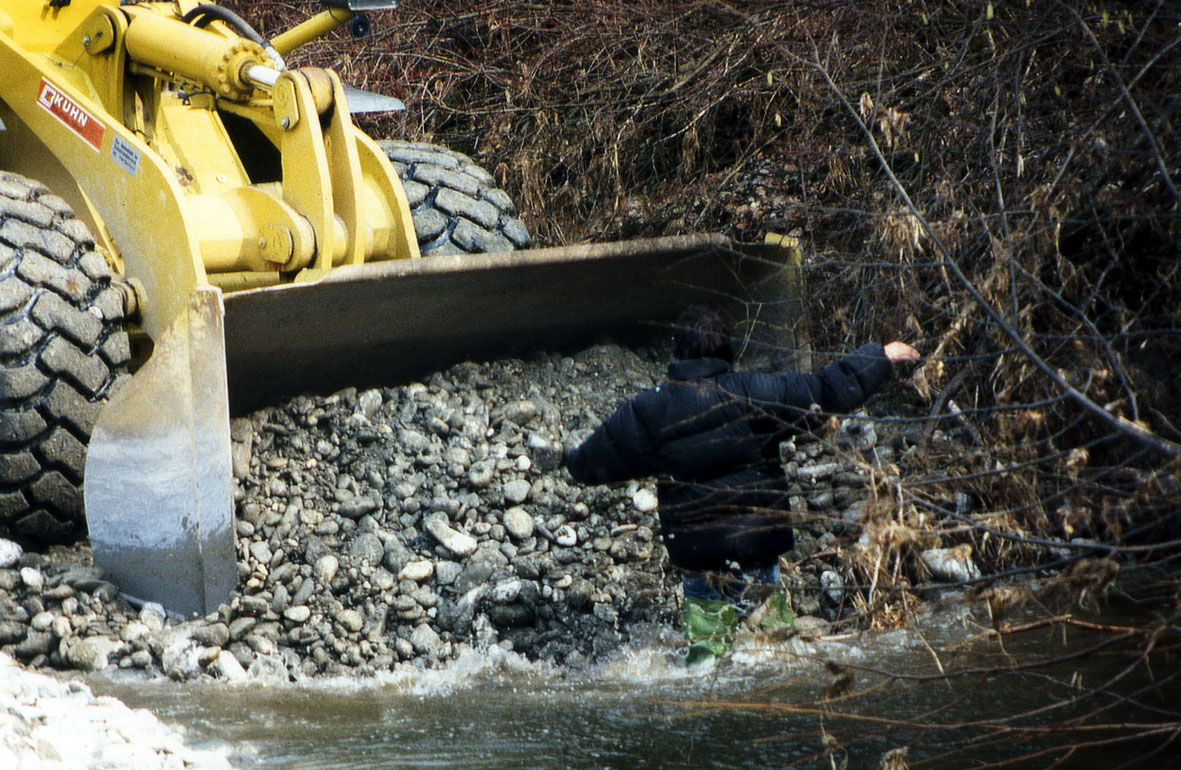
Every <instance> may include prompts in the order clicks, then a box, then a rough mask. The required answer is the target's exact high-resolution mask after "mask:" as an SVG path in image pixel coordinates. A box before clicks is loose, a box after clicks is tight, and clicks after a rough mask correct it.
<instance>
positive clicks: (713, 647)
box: [685, 596, 738, 666]
mask: <svg viewBox="0 0 1181 770" xmlns="http://www.w3.org/2000/svg"><path fill="white" fill-rule="evenodd" d="M737 627H738V608H737V607H735V606H734V605H733V604H731V603H730V602H728V601H725V600H723V599H700V598H697V597H695V596H687V597H685V642H686V643H687V644H688V647H689V654H688V657H687V658H686V659H685V665H687V666H695V665H697V664H698V663H701V662H703V661H706V660H709V659H710V658H720V657H722V656H723V655H725V654H726V653H727V652H728V651H729V650H730V647H731V646H732V645H733V644H734V630H735V629H736V628H737Z"/></svg>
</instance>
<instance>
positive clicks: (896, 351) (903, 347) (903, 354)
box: [884, 341, 921, 364]
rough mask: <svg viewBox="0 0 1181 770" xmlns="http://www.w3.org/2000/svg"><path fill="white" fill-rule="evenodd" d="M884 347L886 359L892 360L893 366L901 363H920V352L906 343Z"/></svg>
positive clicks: (893, 343) (890, 344)
mask: <svg viewBox="0 0 1181 770" xmlns="http://www.w3.org/2000/svg"><path fill="white" fill-rule="evenodd" d="M884 347H885V349H886V358H888V359H890V363H892V364H897V363H899V362H901V361H918V360H919V358H921V356H920V355H919V352H918V351H917V350H915V349H914V348H912V347H911V346H910V345H907V344H906V343H905V342H898V341H894V342H891V343H888V344H887V345H885V346H884Z"/></svg>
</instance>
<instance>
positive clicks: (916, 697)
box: [88, 610, 1181, 768]
mask: <svg viewBox="0 0 1181 770" xmlns="http://www.w3.org/2000/svg"><path fill="white" fill-rule="evenodd" d="M985 631H987V627H986V626H985V625H984V624H982V623H981V622H980V620H979V619H978V618H975V617H973V616H972V615H971V614H970V613H969V612H968V611H967V610H962V611H956V612H945V613H942V614H941V615H940V616H939V617H938V619H937V620H934V619H928V620H927V621H925V622H923V623H921V624H919V626H918V627H917V628H916V629H912V630H909V631H896V632H890V633H885V634H877V635H873V634H865V635H859V636H853V635H847V636H844V637H841V638H835V639H831V640H825V641H813V642H804V641H801V640H799V639H793V640H787V641H780V642H774V643H771V642H766V641H759V642H756V641H754V640H747V641H746V642H744V643H742V644H740V648H739V649H738V650H737V651H736V652H735V654H734V655H732V656H731V658H730V659H728V660H727V661H725V662H724V663H722V664H720V665H710V666H707V667H706V668H705V669H703V670H694V671H687V670H686V669H685V668H684V666H683V664H682V663H681V662H680V660H679V658H678V655H677V645H676V643H675V641H676V640H675V639H673V638H671V637H670V636H669V633H668V632H667V630H666V631H664V632H663V634H659V633H658V634H656V635H654V637H653V638H652V639H649V640H647V641H645V642H643V643H641V644H639V645H638V646H637V647H635V648H634V649H631V650H629V651H627V652H626V653H625V654H623V655H622V656H621V657H620V658H619V659H617V660H614V661H612V662H610V663H608V664H605V665H601V666H595V667H589V668H587V669H585V670H577V671H572V670H567V669H564V668H561V667H554V666H548V665H545V664H541V663H536V662H529V661H526V660H524V659H522V658H521V657H519V656H517V655H514V654H512V653H506V652H504V651H502V650H499V649H495V650H492V651H489V652H486V653H483V654H477V653H475V652H471V653H469V654H466V655H464V656H462V657H461V658H460V659H459V660H457V661H454V662H452V663H451V664H449V665H448V666H447V667H445V668H443V669H438V670H431V671H422V670H415V669H413V668H409V667H407V668H406V669H403V670H398V671H395V672H392V673H388V674H383V675H379V676H377V677H374V678H369V679H363V680H354V679H348V680H343V679H336V680H317V681H314V682H305V683H287V682H284V683H260V682H251V683H249V684H245V685H242V684H234V685H231V684H219V683H195V684H194V683H187V684H184V685H178V684H176V683H174V682H169V681H159V680H151V681H149V680H144V679H142V678H131V677H128V676H122V675H110V676H100V677H95V678H92V679H90V680H88V683H89V684H90V685H91V687H92V688H93V689H94V691H95V692H96V693H98V694H109V695H115V696H117V697H119V698H120V699H122V700H124V701H125V702H126V703H127V704H128V705H130V706H133V707H144V708H149V709H151V710H152V711H153V712H155V713H156V714H157V715H158V716H160V717H161V718H162V719H164V720H165V721H168V722H172V723H176V724H179V725H181V726H183V727H184V728H185V729H186V730H187V731H188V738H187V740H188V742H189V743H190V744H192V745H194V746H195V747H199V748H209V747H216V746H229V747H230V751H231V756H232V757H233V761H234V763H235V765H236V766H239V767H243V768H372V767H431V768H460V767H462V768H520V767H529V768H621V767H661V768H709V767H717V768H737V767H748V768H764V767H791V766H798V767H841V766H842V763H845V762H847V766H848V767H850V768H854V767H875V768H876V767H878V763H879V761H880V758H881V757H882V755H883V753H884V752H886V751H888V750H890V749H899V748H902V747H906V748H907V750H908V751H909V756H908V761H909V762H910V766H911V767H924V766H925V767H948V766H963V765H964V764H965V763H967V764H968V765H971V766H974V765H976V764H978V763H982V762H985V761H998V760H1003V759H1006V758H1007V759H1016V760H1017V763H1016V764H1013V765H1005V766H1016V767H1045V766H1048V765H1050V764H1052V759H1053V757H1057V756H1061V754H1062V752H1061V751H1060V750H1059V751H1057V752H1054V753H1051V754H1036V752H1038V751H1041V750H1042V749H1045V748H1047V747H1055V746H1062V745H1065V744H1068V743H1071V742H1075V743H1077V742H1080V741H1084V740H1085V741H1088V742H1090V743H1092V744H1095V745H1092V746H1091V747H1089V748H1088V749H1087V750H1086V751H1085V752H1078V753H1075V754H1074V755H1071V756H1070V757H1069V761H1068V762H1067V763H1066V764H1065V765H1064V766H1067V767H1089V768H1092V767H1093V768H1099V767H1102V768H1108V767H1113V766H1116V765H1117V764H1118V761H1117V760H1126V759H1127V758H1128V757H1129V756H1130V755H1129V753H1128V752H1133V753H1134V754H1133V755H1135V753H1139V754H1141V755H1142V754H1145V753H1147V752H1149V751H1151V750H1152V749H1154V748H1156V747H1157V746H1158V745H1159V744H1161V743H1163V739H1149V740H1144V739H1141V740H1140V741H1138V742H1135V743H1133V744H1132V745H1130V746H1129V745H1127V744H1126V743H1124V742H1122V741H1121V742H1119V743H1115V744H1112V745H1108V744H1107V743H1106V742H1107V741H1110V740H1113V739H1121V738H1126V737H1127V736H1129V735H1132V734H1134V733H1136V732H1137V731H1139V732H1143V726H1144V725H1149V726H1151V725H1157V724H1163V725H1166V728H1162V729H1163V730H1164V731H1165V732H1167V726H1168V725H1172V728H1173V729H1179V728H1181V715H1178V714H1177V713H1175V712H1176V711H1177V710H1178V709H1179V708H1181V689H1179V688H1178V687H1177V683H1176V680H1172V681H1170V682H1168V683H1166V686H1165V687H1164V688H1163V689H1161V688H1155V689H1151V688H1150V690H1149V691H1146V692H1141V693H1138V694H1137V699H1138V705H1135V706H1133V705H1128V704H1126V703H1125V704H1123V705H1119V706H1115V707H1113V706H1112V702H1113V701H1114V700H1115V698H1114V696H1113V695H1112V694H1111V693H1115V692H1117V691H1118V692H1129V691H1136V690H1138V689H1140V688H1142V687H1143V685H1144V684H1145V683H1146V682H1147V681H1149V679H1150V678H1151V677H1152V676H1154V674H1153V672H1152V667H1151V665H1146V664H1137V663H1135V662H1134V651H1135V650H1136V649H1138V647H1137V646H1136V644H1135V643H1134V642H1137V641H1138V640H1124V639H1123V638H1122V636H1121V635H1120V634H1118V633H1114V632H1112V631H1110V630H1106V631H1096V630H1092V629H1087V628H1079V627H1076V626H1066V627H1062V626H1059V627H1056V628H1050V627H1038V628H1034V629H1032V630H1030V631H1027V632H1025V633H1021V634H1015V635H1013V636H1011V637H1009V638H1008V639H1007V640H1006V641H1005V643H1004V644H1003V645H1001V644H998V643H997V642H996V641H995V640H992V639H986V638H982V639H976V640H974V641H973V637H974V636H976V635H977V634H979V633H981V632H985ZM1174 641H1175V640H1174ZM1091 650H1094V651H1093V652H1089V653H1088V654H1085V655H1082V654H1081V653H1084V652H1088V651H1091ZM1171 654H1172V658H1171V660H1164V661H1163V664H1164V665H1165V666H1168V667H1170V668H1171V669H1176V667H1177V666H1176V664H1177V660H1176V653H1171ZM1166 657H1167V656H1166ZM1152 662H1153V661H1149V663H1152ZM1014 663H1019V664H1020V665H1021V666H1026V667H1027V668H1026V669H1024V670H1013V668H1012V665H1011V664H1014ZM1129 663H1131V665H1130V666H1129ZM1033 664H1036V665H1033ZM1006 668H1008V669H1009V670H1006ZM941 669H942V670H943V671H945V672H955V671H966V672H968V673H962V674H955V675H953V676H952V677H950V678H947V679H941V678H939V677H937V676H935V675H937V674H939V672H940V670H941ZM977 669H978V670H979V671H978V672H976V673H971V672H972V671H975V670H977ZM1121 671H1122V672H1124V673H1123V674H1122V675H1121V674H1120V672H1121ZM928 675H929V676H932V678H931V679H928V680H923V681H916V680H914V679H910V678H908V677H922V676H928ZM1100 685H1101V686H1102V687H1101V688H1100V689H1103V690H1104V691H1105V693H1107V694H1097V695H1093V696H1091V697H1089V698H1087V699H1085V700H1083V701H1082V702H1081V703H1078V704H1074V705H1071V704H1070V703H1068V701H1069V700H1070V699H1071V698H1072V697H1074V696H1077V695H1079V694H1080V693H1082V692H1083V691H1084V690H1085V689H1089V688H1093V687H1097V686H1100ZM1104 707H1106V708H1107V710H1101V711H1098V712H1095V711H1094V710H1095V709H1097V708H1104ZM1023 712H1032V713H1030V714H1028V715H1027V716H1021V717H1016V718H1014V715H1018V714H1022V713H1023ZM1067 719H1075V720H1078V724H1077V725H1076V727H1077V729H1074V730H1070V731H1065V732H1064V731H1063V729H1062V728H1063V724H1064V723H1065V721H1066V720H1067ZM1132 724H1134V725H1137V726H1138V727H1135V728H1131V727H1129V725H1132ZM1103 725H1123V727H1115V726H1111V727H1108V728H1106V729H1104V728H1103ZM1159 731H1160V730H1158V732H1159ZM1154 741H1155V742H1154ZM826 746H828V747H831V748H832V749H833V750H834V753H833V760H834V761H835V765H834V764H832V763H830V759H829V757H827V756H826V755H825V750H826ZM1160 766H1162V767H1164V766H1167V762H1166V763H1165V764H1163V765H1160Z"/></svg>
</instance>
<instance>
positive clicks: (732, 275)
mask: <svg viewBox="0 0 1181 770" xmlns="http://www.w3.org/2000/svg"><path fill="white" fill-rule="evenodd" d="M790 253H791V250H790V249H783V248H781V247H779V246H774V245H757V246H755V245H741V246H738V245H735V244H733V243H731V242H730V241H729V240H728V239H726V238H723V237H720V236H693V237H672V238H659V239H652V240H639V241H626V242H619V243H610V244H601V245H587V246H573V247H563V248H553V249H535V250H530V251H520V252H510V253H503V254H483V255H458V256H433V257H426V258H422V259H415V260H391V261H385V262H373V263H368V264H363V265H356V266H347V267H340V268H337V269H335V270H333V271H332V272H330V273H329V274H328V275H327V276H326V277H325V278H323V279H321V280H320V281H317V282H315V283H297V284H289V285H283V286H275V287H269V288H263V289H254V290H248V291H242V292H237V293H232V294H227V295H225V296H224V297H221V296H220V292H219V291H218V290H217V289H212V288H209V287H206V288H204V289H202V290H199V291H198V292H197V293H196V294H195V295H194V297H193V298H192V299H191V301H190V304H189V309H188V313H187V315H186V314H182V318H180V319H178V320H177V321H176V322H174V324H173V326H172V327H170V328H169V330H168V332H167V333H166V334H165V335H164V336H163V338H162V339H161V340H158V341H157V343H156V347H155V352H154V353H153V355H152V358H151V359H149V361H148V363H147V364H146V365H145V366H144V367H143V368H142V369H141V370H140V371H139V372H138V373H137V374H136V375H135V376H134V377H133V378H132V381H131V385H130V386H129V387H127V388H125V389H124V390H123V391H121V392H120V393H118V394H117V395H116V396H115V397H114V398H113V399H112V401H111V402H110V403H109V404H108V406H107V407H106V408H105V409H104V411H103V413H102V415H101V416H100V418H99V424H98V426H97V427H96V429H95V431H94V434H93V437H92V441H91V446H90V450H89V451H90V455H89V460H88V463H87V468H86V480H85V484H86V486H85V488H86V508H87V518H88V520H89V525H90V532H91V539H92V541H93V545H94V553H95V561H96V563H97V564H98V565H99V566H100V567H103V568H104V569H106V570H107V571H108V572H109V573H110V574H111V575H112V576H113V577H114V579H115V580H116V582H117V583H118V584H119V585H120V587H121V588H122V589H123V590H124V591H125V592H126V593H129V594H132V595H134V596H136V597H138V598H140V599H143V600H148V601H156V602H160V603H161V604H163V605H164V606H165V607H166V608H167V609H168V610H170V611H172V612H175V613H179V614H181V615H191V614H193V613H205V612H210V611H212V610H214V609H216V608H217V606H218V604H220V603H221V602H224V601H227V600H228V598H229V595H230V593H231V592H232V590H233V587H234V585H235V583H236V580H237V572H236V566H235V563H234V534H233V532H234V528H233V515H232V510H231V507H232V502H231V500H232V485H233V479H232V477H231V473H232V471H231V464H230V459H229V458H230V437H229V414H230V406H229V405H232V407H233V409H234V411H236V412H239V413H240V412H243V411H246V410H249V409H252V408H255V407H258V406H259V405H261V404H265V403H274V402H275V401H277V400H278V399H280V398H282V397H285V396H290V395H293V394H297V393H308V392H320V393H323V392H330V391H332V390H335V389H339V388H341V387H344V386H348V385H354V386H362V385H380V384H386V385H389V384H394V383H401V382H407V381H409V380H411V379H412V378H416V377H420V376H422V375H424V374H427V373H429V372H432V371H435V370H438V369H440V368H443V367H446V366H449V365H451V364H454V363H458V362H460V361H463V360H490V359H492V358H496V357H502V356H505V355H508V354H520V353H523V352H526V351H529V350H536V349H549V350H556V349H563V348H569V347H571V346H574V345H578V344H582V343H586V342H589V341H592V340H594V339H595V338H596V337H597V336H601V335H603V334H606V333H614V334H620V333H631V332H635V331H636V330H637V329H640V330H644V329H646V330H647V331H649V332H667V331H668V323H669V322H670V320H671V319H673V318H674V317H675V316H676V314H677V313H678V312H679V311H680V310H682V309H683V308H685V307H687V306H688V305H690V304H693V303H696V302H703V301H704V302H715V303H724V304H731V305H734V306H736V307H737V308H739V313H740V314H744V315H747V316H749V315H751V314H753V313H756V312H757V313H759V314H770V315H773V314H775V313H776V312H778V313H780V314H781V313H782V308H783V306H784V301H785V292H789V291H790V285H789V283H788V282H787V279H786V278H785V273H786V272H787V271H785V270H784V269H783V260H784V259H785V258H786V257H787V256H788V254H790ZM223 300H224V330H225V331H224V337H223V334H222V327H221V325H220V323H219V322H220V321H221V320H222V318H221V316H220V314H219V312H218V311H219V309H220V303H221V301H223ZM223 346H224V347H223ZM223 351H224V354H223ZM227 364H228V366H227ZM227 369H228V377H227ZM227 386H228V387H227ZM227 396H228V397H227ZM227 401H228V404H229V405H227Z"/></svg>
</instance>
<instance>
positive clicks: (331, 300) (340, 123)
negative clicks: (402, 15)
mask: <svg viewBox="0 0 1181 770" xmlns="http://www.w3.org/2000/svg"><path fill="white" fill-rule="evenodd" d="M341 5H342V3H340V2H333V3H331V6H332V7H329V8H327V9H326V10H325V11H324V12H323V13H321V14H320V15H319V16H316V17H314V18H313V19H311V20H309V21H308V22H306V23H305V24H303V25H300V26H299V27H297V28H296V29H294V30H292V31H290V32H288V33H284V34H283V35H280V36H279V37H277V38H275V39H274V40H272V41H270V42H269V43H268V42H267V41H264V40H261V38H259V36H258V35H257V33H253V34H251V33H252V32H253V31H252V30H249V28H248V26H244V23H240V22H241V20H239V19H237V17H235V16H233V14H227V13H226V12H224V11H222V10H220V9H216V8H213V7H211V6H207V5H198V4H197V3H195V2H191V1H185V0H182V1H180V2H172V3H139V4H134V5H122V4H120V3H119V2H118V0H71V2H68V3H63V2H58V1H57V0H44V1H40V2H32V1H28V2H26V1H25V0H21V1H20V2H16V1H15V0H4V1H3V2H0V125H2V127H3V130H2V131H0V171H4V172H15V173H18V174H22V175H24V176H28V177H37V178H38V179H39V180H40V181H41V182H43V183H45V184H46V185H48V186H49V188H50V189H51V190H53V191H54V192H55V193H56V194H57V195H59V196H61V198H63V199H64V200H65V201H66V202H68V203H69V204H70V205H71V206H72V208H73V210H74V211H75V212H77V214H78V216H79V218H80V219H82V220H83V221H84V222H85V224H87V225H88V226H89V229H90V232H91V234H92V235H93V237H94V239H95V241H96V243H97V244H98V246H99V248H100V251H101V252H102V253H103V254H104V255H105V257H106V259H107V262H108V264H109V267H110V269H111V271H112V272H113V273H114V274H115V275H116V276H119V277H121V278H122V279H123V284H122V285H124V286H125V287H127V294H128V302H127V303H126V304H127V309H128V310H129V311H130V319H131V321H132V322H133V323H132V331H133V332H135V333H136V334H137V335H138V337H139V338H140V339H141V340H143V341H145V342H148V341H150V345H148V346H149V347H150V348H151V354H150V356H149V357H148V358H147V360H146V361H145V362H144V363H143V365H142V366H141V367H140V368H139V370H138V371H137V372H136V373H135V374H134V376H133V377H132V378H131V379H130V381H129V382H127V383H126V385H125V386H124V387H122V388H121V389H117V390H116V391H115V392H114V393H113V395H111V397H110V398H109V401H108V403H107V404H106V405H105V407H103V410H102V412H101V414H100V416H99V418H98V422H97V424H96V425H94V427H93V430H92V431H91V433H90V436H89V448H88V450H87V451H88V453H87V455H86V461H85V485H84V487H85V507H86V520H87V523H88V527H89V532H90V538H91V541H92V543H93V546H94V553H95V561H96V563H97V564H98V565H99V566H101V567H103V568H104V569H105V570H107V571H108V573H109V574H110V575H111V576H112V578H113V579H114V580H115V581H116V582H117V583H118V584H119V585H120V587H121V588H122V589H123V590H124V591H125V592H126V593H127V594H129V595H131V596H133V597H137V598H140V599H143V600H151V601H157V602H161V603H163V604H164V605H165V606H166V607H167V608H168V609H169V610H171V611H173V612H176V613H178V614H181V615H192V614H194V613H205V612H209V611H212V610H213V609H216V607H217V606H218V605H219V604H220V603H222V602H224V601H226V600H227V599H228V597H229V595H230V592H231V591H232V590H233V588H234V585H235V583H236V580H237V572H236V568H235V555H234V534H233V501H232V493H233V478H232V473H231V464H230V437H229V417H230V408H231V407H230V404H231V396H232V403H234V404H235V408H244V407H245V406H247V405H252V404H257V403H261V402H265V401H267V400H273V399H274V398H275V397H277V396H279V395H283V394H288V393H294V392H299V391H301V390H307V389H323V388H328V387H338V386H341V385H344V384H360V383H362V382H365V381H371V382H382V381H384V382H390V381H393V380H395V379H399V378H403V377H407V376H414V375H417V374H421V373H422V372H424V371H427V370H429V369H430V368H432V367H437V366H442V365H445V364H447V363H452V362H454V361H458V360H462V359H463V358H478V357H482V356H487V355H494V354H499V353H502V352H505V350H506V345H505V344H504V343H505V342H506V340H509V339H512V340H515V341H516V342H517V346H516V347H517V348H518V349H519V348H520V347H521V346H522V345H524V344H529V345H538V344H542V345H557V344H564V343H569V342H574V341H577V340H579V339H585V338H587V336H588V335H589V334H591V333H593V332H596V331H601V330H604V329H606V328H616V327H623V326H634V325H635V324H636V323H637V322H639V321H648V322H657V321H660V320H661V319H666V318H668V317H669V316H670V315H672V314H674V313H675V312H676V311H677V309H679V308H681V307H683V306H684V305H685V304H686V303H688V302H691V301H695V300H701V299H719V298H723V297H735V296H739V294H740V293H742V292H744V291H745V289H746V288H749V286H750V284H751V282H752V281H754V282H758V281H761V280H763V278H764V277H765V276H766V275H768V274H772V275H774V274H775V273H774V268H775V266H776V265H779V264H781V263H782V261H783V259H784V257H785V255H787V254H790V253H791V250H790V249H787V248H785V247H783V246H782V245H775V244H772V245H769V246H760V247H757V248H756V247H742V248H739V247H737V246H735V245H734V244H731V243H729V242H728V241H727V240H726V239H723V238H717V237H706V238H688V239H660V240H656V241H642V242H632V243H623V244H607V245H603V246H582V247H572V248H566V249H547V250H535V251H517V252H511V253H500V254H487V255H476V256H473V255H464V256H460V257H434V256H432V257H428V258H420V250H419V245H418V239H417V237H416V233H415V221H414V218H413V214H412V210H411V201H410V199H409V198H408V195H407V190H406V187H404V185H403V183H402V181H401V180H400V178H399V175H398V173H397V172H396V171H395V169H394V167H393V166H392V165H391V163H390V161H389V159H388V158H387V155H386V153H385V152H384V151H383V149H382V148H381V147H379V146H378V145H377V144H376V143H375V142H374V141H373V140H371V139H370V138H369V137H367V136H366V135H365V134H363V133H362V132H361V131H359V130H358V129H357V128H356V127H355V126H354V125H353V123H352V120H351V117H350V110H349V106H348V96H347V95H346V91H345V89H344V87H343V86H342V84H341V82H340V80H339V78H338V77H337V75H336V74H335V73H333V72H331V71H328V70H322V69H296V70H292V69H287V68H286V67H285V65H284V64H283V61H282V57H283V55H285V54H286V53H288V52H290V50H291V49H292V48H294V47H297V46H298V45H300V44H302V43H304V42H306V41H307V40H309V39H312V38H313V37H315V36H317V35H320V34H323V32H325V31H327V30H328V29H332V28H334V27H335V26H337V25H340V24H343V23H348V22H349V21H350V20H351V19H353V18H354V16H353V13H352V12H351V11H350V10H349V9H348V7H338V6H341ZM343 5H344V6H351V7H354V8H356V7H360V6H366V5H367V6H370V7H378V6H381V5H385V4H383V3H344V4H343ZM14 205H15V204H14ZM498 242H499V241H498ZM510 246H511V244H510ZM752 256H753V257H754V259H752V258H751V257H752ZM769 285H775V286H779V284H776V283H775V280H774V279H773V280H772V282H771V284H769ZM0 288H2V287H0ZM227 361H228V366H227ZM3 382H4V376H3V372H2V371H0V386H2V385H3ZM5 398H6V395H5V394H4V393H3V392H0V400H3V399H5ZM38 408H40V407H38ZM0 420H2V418H0ZM3 428H4V426H3V425H2V424H0V434H3V433H4V430H3ZM76 438H77V440H79V441H82V440H85V439H86V437H85V436H78V437H76ZM0 470H2V469H0ZM3 475H4V474H3V473H0V481H2V480H3ZM4 494H5V490H4V489H2V488H0V497H3V495H4ZM2 523H3V521H2V519H0V524H2Z"/></svg>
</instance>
